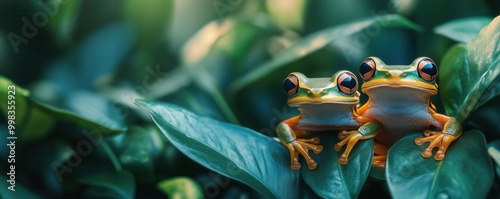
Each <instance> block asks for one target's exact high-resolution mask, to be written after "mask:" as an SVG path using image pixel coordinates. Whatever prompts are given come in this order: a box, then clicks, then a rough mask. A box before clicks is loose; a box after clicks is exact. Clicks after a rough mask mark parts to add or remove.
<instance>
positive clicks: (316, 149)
mask: <svg viewBox="0 0 500 199" xmlns="http://www.w3.org/2000/svg"><path fill="white" fill-rule="evenodd" d="M322 151H323V146H321V145H318V146H316V147H315V148H314V149H313V153H314V154H319V153H321V152H322Z"/></svg>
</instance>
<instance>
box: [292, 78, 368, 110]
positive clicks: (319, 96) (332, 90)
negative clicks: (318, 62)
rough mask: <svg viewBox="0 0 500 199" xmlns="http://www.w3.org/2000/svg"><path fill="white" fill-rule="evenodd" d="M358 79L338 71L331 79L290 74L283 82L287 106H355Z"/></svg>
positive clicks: (357, 94) (357, 99)
mask: <svg viewBox="0 0 500 199" xmlns="http://www.w3.org/2000/svg"><path fill="white" fill-rule="evenodd" d="M357 89H358V79H357V78H356V76H355V75H354V74H353V73H351V72H350V71H346V70H343V71H339V72H337V73H335V75H333V77H331V78H307V77H306V76H305V75H303V74H302V73H298V72H295V73H290V74H289V75H288V77H287V78H286V79H285V81H283V90H284V91H285V93H286V94H287V96H288V105H289V106H292V107H296V106H299V105H301V104H324V103H337V104H357V103H358V102H359V92H358V91H357Z"/></svg>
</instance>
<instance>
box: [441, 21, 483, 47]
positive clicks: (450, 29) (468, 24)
mask: <svg viewBox="0 0 500 199" xmlns="http://www.w3.org/2000/svg"><path fill="white" fill-rule="evenodd" d="M490 22H491V18H490V17H470V18H463V19H456V20H453V21H449V22H447V23H445V24H442V25H440V26H438V27H436V28H434V32H435V33H436V34H440V35H443V36H445V37H448V38H450V39H453V40H455V41H457V42H460V43H467V42H469V41H470V40H472V39H474V38H475V37H476V36H477V34H478V33H479V31H480V30H481V29H483V28H484V27H485V26H486V25H488V24H489V23H490Z"/></svg>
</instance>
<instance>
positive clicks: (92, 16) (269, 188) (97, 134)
mask: <svg viewBox="0 0 500 199" xmlns="http://www.w3.org/2000/svg"><path fill="white" fill-rule="evenodd" d="M285 2H286V3H287V4H286V5H288V6H284V5H285V4H283V3H285ZM0 5H1V6H2V8H4V9H3V11H2V12H1V13H0V19H2V20H0V35H2V37H0V65H1V66H2V67H0V74H1V76H0V86H1V87H0V99H2V100H0V102H2V104H0V109H1V113H2V114H0V118H1V119H0V121H8V118H9V106H7V103H4V102H5V101H4V99H8V98H9V97H8V96H9V90H8V88H9V86H15V87H16V95H15V98H16V120H15V128H16V129H15V130H16V136H17V139H16V145H15V150H14V151H15V159H16V163H15V167H16V168H15V172H16V174H15V178H16V183H15V189H16V192H12V191H10V190H8V189H6V188H5V187H9V186H10V184H9V182H8V181H7V180H8V179H9V178H10V175H5V173H9V172H10V171H11V168H10V165H11V164H10V163H8V162H7V163H5V162H2V163H0V170H1V171H2V172H4V175H0V181H2V182H4V183H1V184H0V185H2V187H1V188H0V197H2V198H13V197H16V198H39V197H42V198H68V197H69V198H89V197H92V198H95V197H101V198H135V197H141V198H142V197H147V198H159V197H165V196H168V197H171V198H202V197H205V198H236V197H242V196H243V197H245V196H246V197H248V198H259V197H262V196H264V197H266V198H316V197H322V198H371V197H373V196H374V195H380V196H382V197H391V196H392V197H394V198H424V197H427V198H435V197H444V196H449V197H451V198H456V197H467V198H468V197H488V198H496V197H498V193H500V192H499V189H498V186H499V184H498V182H497V181H498V171H500V166H499V162H500V155H499V154H500V153H498V151H500V145H499V141H498V140H499V139H500V136H499V134H498V132H500V127H499V126H498V125H496V123H497V120H498V118H500V109H499V108H498V107H500V106H498V105H499V103H500V101H499V99H500V98H498V93H499V90H500V89H499V86H498V85H499V83H498V82H499V77H498V73H499V72H500V66H499V48H498V45H499V44H498V40H499V35H500V26H499V23H500V22H499V18H498V17H497V18H495V19H494V17H495V16H496V15H497V14H498V10H495V9H496V8H497V7H498V3H496V2H493V1H484V2H483V1H480V2H476V1H467V0H460V1H458V2H457V1H451V0H448V1H439V2H431V1H397V0H376V1H370V2H358V1H346V2H334V1H323V2H321V1H304V0H294V1H289V0H286V1H281V2H280V1H274V0H273V1H266V0H257V1H253V0H252V1H226V0H216V1H201V2H200V1H197V0H175V1H174V0H171V1H140V0H126V1H119V2H118V1H117V2H115V1H110V2H108V1H96V0H88V1H80V0H73V1H4V2H1V3H0ZM423 9H425V11H422V10H423ZM43 14H45V15H46V16H47V18H44V17H43V16H42V15H43ZM35 16H38V18H36V17H35ZM477 16H483V17H477ZM4 19H6V20H4ZM45 19H47V21H43V20H45ZM42 22H44V23H42ZM45 22H46V23H45ZM30 23H31V24H33V27H34V28H33V29H30V27H31V26H30V25H26V24H30ZM26 27H28V28H29V30H28V31H27V32H26V31H24V32H23V28H26ZM35 29H36V30H35ZM371 55H373V56H378V57H380V58H382V59H383V60H384V61H385V62H386V63H388V64H399V63H401V64H407V63H408V61H409V60H413V59H415V58H416V57H418V56H429V57H431V58H432V59H433V60H435V61H436V63H437V64H438V67H439V82H438V83H439V95H438V96H436V97H433V99H432V100H433V102H434V104H435V105H436V106H437V108H438V110H439V112H441V113H446V114H448V115H452V116H455V117H457V118H459V119H460V121H461V123H462V125H463V126H464V129H465V131H464V134H463V135H462V137H461V138H460V139H459V140H457V142H456V143H454V144H453V145H452V146H451V148H450V150H449V151H448V154H447V157H446V159H445V160H444V161H441V162H436V161H434V160H432V159H424V158H421V157H420V156H419V153H420V152H421V150H422V149H423V147H425V145H424V146H420V147H419V146H416V145H414V144H413V143H412V140H413V138H414V136H416V134H418V133H420V132H415V134H412V135H409V136H407V137H405V138H403V139H401V140H399V141H398V142H397V143H396V144H395V145H394V146H392V148H391V150H390V152H389V153H390V154H389V159H388V161H389V166H388V168H387V171H386V172H384V171H382V170H377V169H374V168H371V158H372V154H373V142H372V141H371V140H366V141H362V142H360V143H358V144H357V145H356V147H355V149H354V150H353V152H352V154H351V157H352V158H353V159H352V160H350V163H349V164H348V165H345V166H344V165H339V164H338V163H337V161H336V159H337V157H338V155H339V154H338V153H336V152H335V151H334V150H333V144H334V143H336V142H337V141H338V138H337V136H336V135H337V132H334V131H333V132H320V133H318V136H320V137H321V140H322V145H323V146H324V147H325V148H324V151H323V152H322V153H321V154H318V155H313V157H314V158H315V160H317V162H318V164H319V166H318V168H317V169H316V170H314V171H310V170H308V169H307V168H303V169H302V170H300V171H292V170H291V169H290V167H289V160H288V158H289V156H288V152H287V151H286V148H285V147H283V146H282V145H281V144H280V143H279V142H278V141H276V140H275V139H273V137H274V136H275V133H274V130H275V127H276V125H277V124H278V123H279V122H280V121H282V120H284V119H287V118H289V117H291V116H294V115H296V113H297V110H295V109H293V108H288V107H287V106H286V104H285V102H286V98H285V95H284V94H283V93H282V91H281V83H282V80H283V79H284V78H285V77H286V75H287V74H288V73H290V72H293V71H298V72H302V73H304V74H306V75H307V76H310V77H323V76H330V75H332V74H333V73H334V72H335V71H338V70H342V69H346V70H351V71H357V70H358V68H357V67H358V66H359V63H360V62H361V61H362V60H364V59H365V58H366V57H368V56H371ZM3 66H7V67H3ZM26 71H33V72H26ZM364 100H366V97H365V96H364V95H363V96H362V103H363V102H364ZM134 103H135V104H134ZM8 125H9V123H8V122H5V123H4V122H2V123H0V135H2V136H0V144H1V145H2V146H4V147H0V159H1V161H7V160H8V159H9V155H10V153H12V152H11V151H12V150H11V149H10V148H8V147H5V146H8V145H7V144H9V143H10V141H11V140H9V139H8V138H7V136H3V135H7V134H8V133H9V129H8V127H7V126H8ZM412 157H417V158H412ZM491 159H493V161H491ZM193 160H194V161H193ZM494 171H496V175H494ZM221 174H222V175H221ZM233 179H234V180H233ZM240 182H241V183H240Z"/></svg>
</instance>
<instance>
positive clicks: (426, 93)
mask: <svg viewBox="0 0 500 199" xmlns="http://www.w3.org/2000/svg"><path fill="white" fill-rule="evenodd" d="M359 73H360V75H361V77H362V79H363V85H362V87H361V91H362V92H363V93H366V94H367V95H368V97H369V99H368V101H367V102H366V103H365V104H364V105H363V106H361V107H360V108H359V110H358V112H359V114H360V115H362V116H364V117H367V118H371V119H373V120H376V121H378V122H380V124H381V125H382V128H381V131H379V132H375V134H365V135H360V134H359V133H356V132H354V133H352V134H350V135H346V134H342V135H339V136H342V137H343V138H344V139H345V140H342V141H341V142H339V143H338V144H336V145H335V149H336V150H340V149H341V148H342V147H343V145H345V143H346V142H351V141H352V142H357V140H359V138H357V137H359V136H363V138H361V139H369V138H371V137H374V136H375V138H374V139H375V141H376V145H375V146H377V143H378V146H380V145H385V146H391V145H392V144H393V143H394V142H396V141H397V140H399V139H400V138H402V137H403V136H405V135H407V134H409V133H413V132H424V137H418V138H416V139H415V144H417V145H419V146H420V145H422V144H423V143H425V142H430V144H429V146H428V147H427V148H426V149H425V150H424V151H423V152H422V153H421V155H422V156H423V157H425V158H429V157H431V156H432V149H433V148H437V152H436V155H435V156H434V159H436V160H442V159H443V158H444V157H445V153H446V150H447V149H448V147H449V145H450V143H452V142H453V141H455V140H456V139H457V138H458V137H459V136H460V135H461V134H462V126H461V125H460V123H459V122H458V120H456V119H455V118H453V117H449V116H446V115H443V114H439V113H437V112H436V108H435V106H434V105H433V104H432V102H431V100H430V99H431V97H432V96H434V95H436V94H437V92H438V85H437V84H436V78H437V76H438V68H437V66H436V64H435V63H434V61H432V60H431V59H430V58H428V57H420V58H417V59H415V60H414V61H413V63H411V64H410V65H386V64H385V63H384V62H383V61H382V60H380V59H379V58H377V57H369V58H367V59H366V60H365V61H364V62H363V63H362V64H361V66H360V67H359ZM346 140H347V141H346ZM351 148H352V147H351ZM351 148H346V151H349V150H350V149H351ZM386 148H387V147H386ZM375 153H376V154H375V156H374V164H377V163H378V164H379V166H381V167H384V166H385V160H386V154H387V151H382V152H379V153H378V154H377V150H375ZM377 161H378V162H377ZM339 162H340V160H339ZM341 163H343V162H341Z"/></svg>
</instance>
